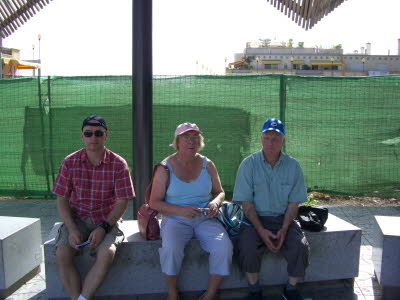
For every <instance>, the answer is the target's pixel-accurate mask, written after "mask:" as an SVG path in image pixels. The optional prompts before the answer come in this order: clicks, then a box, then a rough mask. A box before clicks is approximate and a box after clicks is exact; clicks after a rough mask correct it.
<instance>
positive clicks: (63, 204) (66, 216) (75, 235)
mask: <svg viewBox="0 0 400 300" xmlns="http://www.w3.org/2000/svg"><path fill="white" fill-rule="evenodd" d="M57 210H58V214H59V215H60V217H61V219H62V221H63V222H64V224H65V226H67V229H68V242H69V245H70V246H71V247H72V248H75V245H78V244H80V243H82V236H81V233H80V231H79V229H78V226H77V225H76V223H75V222H74V220H73V218H72V213H71V208H70V207H69V199H68V198H62V197H60V196H57Z"/></svg>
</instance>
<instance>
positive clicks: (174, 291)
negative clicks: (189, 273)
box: [164, 273, 178, 300]
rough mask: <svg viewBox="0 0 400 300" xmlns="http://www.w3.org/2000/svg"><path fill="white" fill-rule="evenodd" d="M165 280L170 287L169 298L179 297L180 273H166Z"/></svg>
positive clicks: (172, 299)
mask: <svg viewBox="0 0 400 300" xmlns="http://www.w3.org/2000/svg"><path fill="white" fill-rule="evenodd" d="M164 278H165V282H166V283H167V288H168V300H177V299H178V287H177V283H178V275H167V274H165V273H164Z"/></svg>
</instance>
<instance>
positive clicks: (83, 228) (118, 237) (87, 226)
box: [56, 217, 125, 255]
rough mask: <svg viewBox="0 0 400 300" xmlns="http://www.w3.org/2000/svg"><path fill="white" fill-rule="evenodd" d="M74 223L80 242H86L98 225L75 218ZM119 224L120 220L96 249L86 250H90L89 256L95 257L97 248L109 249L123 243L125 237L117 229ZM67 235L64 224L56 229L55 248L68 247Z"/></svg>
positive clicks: (88, 220) (87, 220)
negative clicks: (79, 234) (80, 238)
mask: <svg viewBox="0 0 400 300" xmlns="http://www.w3.org/2000/svg"><path fill="white" fill-rule="evenodd" d="M74 222H75V224H76V225H77V226H78V229H79V231H80V232H81V235H82V242H84V241H86V240H87V239H88V238H89V235H90V233H91V232H92V231H93V230H94V229H96V228H97V227H98V225H95V224H93V223H92V222H91V220H90V219H89V218H87V219H86V220H81V219H79V218H77V217H74ZM120 223H122V219H120V220H119V221H118V222H117V223H116V224H115V225H114V226H113V227H112V228H111V230H110V232H109V233H107V234H106V235H105V236H104V239H103V240H102V241H101V243H100V244H98V245H97V246H96V248H88V249H90V255H95V254H96V251H97V249H98V248H99V247H103V246H106V247H107V248H109V247H111V245H115V246H116V247H118V246H119V245H120V244H121V243H122V242H123V240H124V238H125V237H124V233H123V232H122V231H121V230H120V229H119V224H120ZM68 235H69V232H68V228H67V226H65V224H62V225H61V226H60V228H59V229H58V234H57V237H56V248H57V247H58V246H69V242H68ZM85 248H87V247H85ZM85 248H83V249H85ZM79 252H83V251H79Z"/></svg>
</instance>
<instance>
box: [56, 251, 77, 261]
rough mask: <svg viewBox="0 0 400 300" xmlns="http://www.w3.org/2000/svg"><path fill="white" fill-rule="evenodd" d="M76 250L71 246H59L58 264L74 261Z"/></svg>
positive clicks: (57, 253)
mask: <svg viewBox="0 0 400 300" xmlns="http://www.w3.org/2000/svg"><path fill="white" fill-rule="evenodd" d="M75 254H76V250H75V249H72V248H71V247H70V246H58V247H57V249H56V262H57V265H69V264H71V263H72V261H73V257H74V256H75Z"/></svg>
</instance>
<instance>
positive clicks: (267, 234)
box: [241, 201, 279, 252]
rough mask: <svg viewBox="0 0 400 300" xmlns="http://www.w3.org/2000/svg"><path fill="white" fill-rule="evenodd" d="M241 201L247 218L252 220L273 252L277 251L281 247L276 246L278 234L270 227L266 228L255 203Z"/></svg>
mask: <svg viewBox="0 0 400 300" xmlns="http://www.w3.org/2000/svg"><path fill="white" fill-rule="evenodd" d="M241 203H242V207H243V211H244V213H245V215H246V217H247V219H248V220H249V221H250V222H251V224H253V226H254V228H255V230H256V231H257V233H258V235H259V236H260V237H261V239H262V240H263V241H264V244H265V245H266V246H267V247H268V249H269V250H271V251H272V252H277V251H278V250H279V249H278V248H277V247H276V246H275V243H274V240H275V239H276V238H277V236H276V235H275V234H273V233H272V232H271V231H269V230H268V229H265V228H264V226H263V225H262V224H261V222H260V219H259V218H258V215H257V212H256V210H255V208H254V205H253V203H252V202H248V201H243V202H241Z"/></svg>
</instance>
